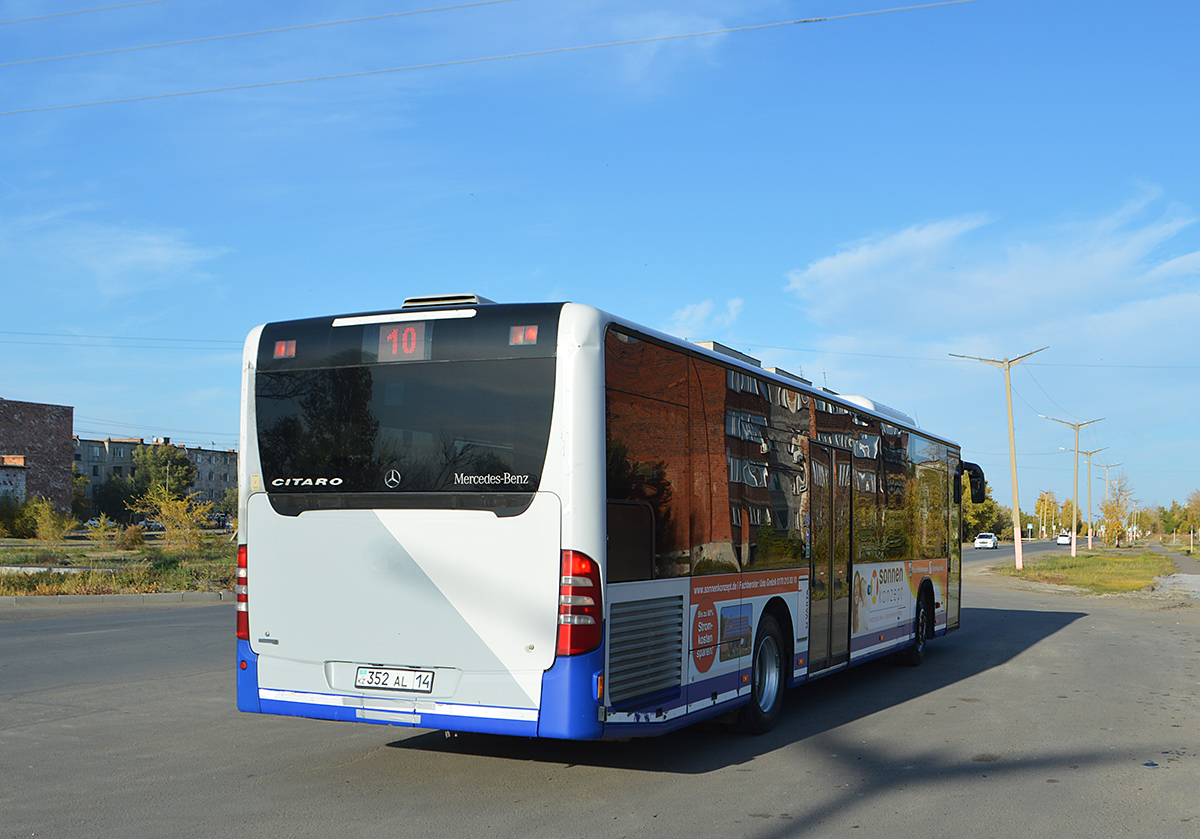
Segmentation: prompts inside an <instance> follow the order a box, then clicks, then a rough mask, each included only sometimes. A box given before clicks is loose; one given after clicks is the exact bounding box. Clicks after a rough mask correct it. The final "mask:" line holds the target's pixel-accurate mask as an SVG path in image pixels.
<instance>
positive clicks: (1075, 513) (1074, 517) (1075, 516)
mask: <svg viewBox="0 0 1200 839" xmlns="http://www.w3.org/2000/svg"><path fill="white" fill-rule="evenodd" d="M1038 416H1039V417H1041V418H1042V419H1048V420H1054V422H1061V423H1062V424H1063V425H1069V426H1070V427H1071V428H1074V429H1075V500H1074V501H1073V502H1072V503H1071V508H1072V509H1071V556H1075V541H1076V540H1075V531H1076V530H1078V529H1079V429H1081V428H1083V427H1084V426H1085V425H1091V424H1092V423H1094V422H1100V420H1102V419H1104V417H1100V419H1094V420H1088V421H1087V422H1067V421H1066V420H1060V419H1054V417H1048V416H1046V415H1045V414H1038ZM1088 493H1089V495H1088V506H1089V507H1090V506H1091V504H1092V501H1091V497H1092V496H1091V494H1090V493H1091V487H1088ZM1088 514H1089V515H1090V514H1091V510H1088ZM1088 547H1091V545H1090V544H1089V545H1088Z"/></svg>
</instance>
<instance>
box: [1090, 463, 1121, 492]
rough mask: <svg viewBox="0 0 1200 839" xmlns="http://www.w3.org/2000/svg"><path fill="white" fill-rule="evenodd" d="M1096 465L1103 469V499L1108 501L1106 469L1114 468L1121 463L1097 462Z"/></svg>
mask: <svg viewBox="0 0 1200 839" xmlns="http://www.w3.org/2000/svg"><path fill="white" fill-rule="evenodd" d="M1096 465H1097V466H1099V467H1100V468H1101V469H1103V470H1104V500H1105V501H1106V502H1107V501H1108V470H1109V469H1116V468H1117V467H1118V466H1120V465H1121V464H1120V463H1108V464H1105V463H1097V464H1096Z"/></svg>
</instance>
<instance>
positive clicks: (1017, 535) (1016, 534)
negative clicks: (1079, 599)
mask: <svg viewBox="0 0 1200 839" xmlns="http://www.w3.org/2000/svg"><path fill="white" fill-rule="evenodd" d="M1046 349H1049V347H1042V349H1041V350H1034V351H1033V352H1027V353H1025V355H1019V356H1017V357H1016V358H1014V359H1012V360H1011V361H1009V360H1008V359H1007V358H1006V359H1004V360H1003V361H997V360H996V359H994V358H979V357H977V356H973V355H958V354H956V353H950V355H952V356H954V357H955V358H969V359H970V360H972V361H982V362H983V363H984V364H990V365H992V366H993V367H999V368H1000V369H1001V370H1003V371H1004V393H1005V396H1007V398H1008V460H1009V466H1010V467H1011V469H1012V491H1013V505H1012V520H1013V547H1014V550H1015V557H1014V559H1015V560H1016V565H1017V570H1018V571H1020V570H1021V569H1022V568H1024V567H1025V565H1024V563H1023V561H1022V557H1021V500H1020V499H1021V497H1020V495H1019V494H1018V493H1017V438H1016V435H1015V434H1014V433H1013V413H1012V378H1011V377H1010V375H1009V371H1011V370H1012V368H1013V367H1015V366H1016V365H1018V364H1020V363H1021V362H1022V361H1024V360H1025V359H1027V358H1029V356H1031V355H1033V354H1034V353H1040V352H1041V351H1042V350H1046ZM1072 544H1074V543H1072ZM1073 552H1074V549H1072V553H1073Z"/></svg>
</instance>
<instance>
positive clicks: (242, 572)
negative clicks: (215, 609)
mask: <svg viewBox="0 0 1200 839" xmlns="http://www.w3.org/2000/svg"><path fill="white" fill-rule="evenodd" d="M233 593H234V596H235V598H234V599H236V600H237V637H238V640H239V641H249V640H250V611H249V609H250V601H249V600H248V599H247V597H246V546H245V545H238V553H237V580H236V582H235V584H234V586H233Z"/></svg>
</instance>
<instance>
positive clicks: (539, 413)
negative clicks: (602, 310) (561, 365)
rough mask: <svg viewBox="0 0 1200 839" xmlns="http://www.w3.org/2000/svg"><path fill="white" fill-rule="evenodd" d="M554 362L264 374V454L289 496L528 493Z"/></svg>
mask: <svg viewBox="0 0 1200 839" xmlns="http://www.w3.org/2000/svg"><path fill="white" fill-rule="evenodd" d="M553 396H554V359H553V358H520V359H514V358H506V359H490V360H480V361H450V362H416V363H408V364H388V365H371V366H358V367H338V368H333V369H315V370H311V369H310V370H293V371H279V372H260V373H259V374H258V377H257V394H256V397H257V402H256V405H257V413H258V435H259V451H260V455H261V459H262V468H263V477H264V479H265V482H266V484H267V489H268V490H269V491H274V492H284V493H297V492H300V493H364V492H366V493H381V492H387V493H467V494H470V493H531V492H533V491H535V490H536V489H537V488H538V484H539V482H540V479H541V472H542V469H543V465H544V463H545V460H546V443H547V440H548V438H549V432H550V415H551V407H552V401H553Z"/></svg>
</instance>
